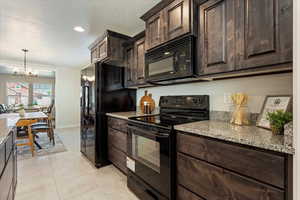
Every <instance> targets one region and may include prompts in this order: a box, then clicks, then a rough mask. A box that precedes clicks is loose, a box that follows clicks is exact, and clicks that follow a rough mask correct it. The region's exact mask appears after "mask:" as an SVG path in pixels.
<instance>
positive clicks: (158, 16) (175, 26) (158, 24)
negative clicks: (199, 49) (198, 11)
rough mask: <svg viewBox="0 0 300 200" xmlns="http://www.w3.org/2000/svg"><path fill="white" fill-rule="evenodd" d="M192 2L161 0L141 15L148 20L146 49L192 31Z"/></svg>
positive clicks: (186, 0)
mask: <svg viewBox="0 0 300 200" xmlns="http://www.w3.org/2000/svg"><path fill="white" fill-rule="evenodd" d="M190 3H191V2H190V0H174V1H171V0H165V1H161V2H160V3H159V4H157V5H156V6H155V7H154V8H152V9H151V10H149V11H148V12H147V13H146V14H144V15H143V16H142V17H141V18H142V19H143V20H144V21H145V22H146V39H145V49H146V50H148V49H151V48H154V47H156V46H159V45H160V44H162V43H165V42H168V41H170V40H172V39H174V38H177V37H179V36H181V35H184V34H186V33H189V32H190V31H191V17H190V16H191V14H192V12H191V5H190Z"/></svg>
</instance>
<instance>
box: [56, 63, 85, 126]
mask: <svg viewBox="0 0 300 200" xmlns="http://www.w3.org/2000/svg"><path fill="white" fill-rule="evenodd" d="M55 88H56V95H55V104H56V127H57V128H69V127H79V125H80V70H79V69H67V68H60V69H57V70H56V85H55Z"/></svg>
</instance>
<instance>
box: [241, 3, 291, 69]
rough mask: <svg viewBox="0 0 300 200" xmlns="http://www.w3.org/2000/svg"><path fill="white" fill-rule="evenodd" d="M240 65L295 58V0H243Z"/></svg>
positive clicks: (265, 63)
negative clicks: (293, 33) (293, 26)
mask: <svg viewBox="0 0 300 200" xmlns="http://www.w3.org/2000/svg"><path fill="white" fill-rule="evenodd" d="M238 2H239V3H238V5H237V6H238V9H237V31H236V38H237V46H236V49H237V54H238V55H237V67H238V68H239V69H243V68H251V67H260V66H265V65H274V64H279V63H284V62H291V61H292V47H293V44H292V39H293V35H292V31H293V28H292V25H293V20H292V13H293V12H292V10H293V7H292V0H239V1H238Z"/></svg>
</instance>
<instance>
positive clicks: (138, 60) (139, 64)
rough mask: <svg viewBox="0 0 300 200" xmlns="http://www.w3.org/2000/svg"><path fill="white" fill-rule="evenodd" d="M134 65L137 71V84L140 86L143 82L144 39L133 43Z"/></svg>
mask: <svg viewBox="0 0 300 200" xmlns="http://www.w3.org/2000/svg"><path fill="white" fill-rule="evenodd" d="M134 50H135V65H136V70H137V77H136V78H137V82H138V84H141V83H143V82H144V81H145V38H142V39H140V40H138V41H136V42H135V44H134Z"/></svg>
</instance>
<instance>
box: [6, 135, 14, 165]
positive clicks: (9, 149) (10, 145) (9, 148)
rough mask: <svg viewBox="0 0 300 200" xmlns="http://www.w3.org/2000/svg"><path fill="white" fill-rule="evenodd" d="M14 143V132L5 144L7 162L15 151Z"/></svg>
mask: <svg viewBox="0 0 300 200" xmlns="http://www.w3.org/2000/svg"><path fill="white" fill-rule="evenodd" d="M13 141H14V135H13V132H11V133H10V134H9V136H8V137H7V141H6V143H5V146H6V147H5V157H6V161H7V160H8V158H9V155H10V153H11V152H12V149H13Z"/></svg>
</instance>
